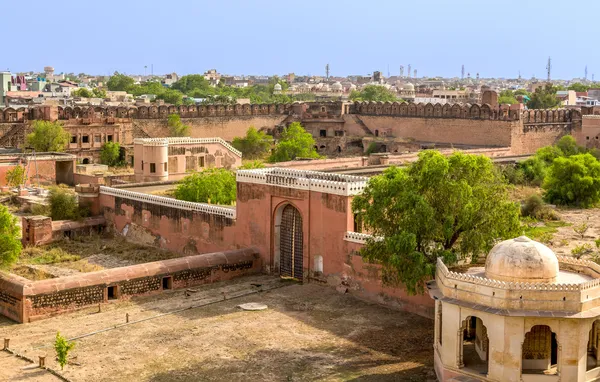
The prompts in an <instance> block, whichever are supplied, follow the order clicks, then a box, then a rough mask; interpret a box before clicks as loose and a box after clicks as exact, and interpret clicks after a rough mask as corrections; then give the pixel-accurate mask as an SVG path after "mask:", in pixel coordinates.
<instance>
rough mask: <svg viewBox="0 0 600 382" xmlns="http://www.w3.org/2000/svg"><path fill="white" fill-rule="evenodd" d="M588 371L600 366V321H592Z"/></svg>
mask: <svg viewBox="0 0 600 382" xmlns="http://www.w3.org/2000/svg"><path fill="white" fill-rule="evenodd" d="M587 350H588V352H587V360H586V361H587V363H586V371H590V370H592V369H596V368H598V367H600V321H598V320H596V321H594V322H593V323H592V330H590V337H589V341H588V348H587Z"/></svg>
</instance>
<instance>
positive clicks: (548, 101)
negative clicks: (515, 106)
mask: <svg viewBox="0 0 600 382" xmlns="http://www.w3.org/2000/svg"><path fill="white" fill-rule="evenodd" d="M556 91H557V89H556V87H554V86H552V84H550V83H548V84H546V85H545V86H540V87H539V88H537V89H535V92H534V93H533V94H532V95H531V98H530V99H529V101H528V102H527V107H528V108H530V109H552V108H554V107H557V106H560V100H559V99H558V98H557V97H556Z"/></svg>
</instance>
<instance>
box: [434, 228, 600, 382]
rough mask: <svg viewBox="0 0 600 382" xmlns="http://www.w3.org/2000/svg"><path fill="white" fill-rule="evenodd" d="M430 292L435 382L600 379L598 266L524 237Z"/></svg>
mask: <svg viewBox="0 0 600 382" xmlns="http://www.w3.org/2000/svg"><path fill="white" fill-rule="evenodd" d="M428 288H429V293H430V295H431V297H433V298H434V299H435V300H436V306H435V309H436V315H435V340H434V353H435V354H434V364H435V371H436V374H437V377H438V380H440V381H459V380H460V381H502V382H504V381H514V382H519V381H523V382H538V381H541V382H544V381H548V382H550V381H578V382H583V381H597V380H600V320H599V321H598V322H596V319H597V318H600V265H598V264H596V263H594V262H591V261H586V260H577V259H574V258H572V257H567V256H556V255H555V254H554V252H553V251H552V250H551V249H550V248H548V247H546V246H545V245H543V244H541V243H538V242H536V241H533V240H531V239H529V238H527V237H525V236H521V237H518V238H515V239H511V240H506V241H503V242H501V243H498V244H497V245H496V246H495V247H494V248H493V249H492V250H491V251H490V253H489V254H488V255H487V258H486V263H485V267H481V266H472V267H469V268H467V269H466V270H465V269H462V270H461V271H452V270H449V269H448V267H447V266H446V265H445V264H444V263H443V262H442V261H441V260H440V259H438V264H437V272H436V277H435V280H434V281H431V282H429V283H428Z"/></svg>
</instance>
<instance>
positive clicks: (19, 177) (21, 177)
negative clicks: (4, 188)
mask: <svg viewBox="0 0 600 382" xmlns="http://www.w3.org/2000/svg"><path fill="white" fill-rule="evenodd" d="M23 183H25V168H24V167H23V166H21V165H19V166H16V167H15V168H13V169H12V170H8V171H7V172H6V184H7V185H9V186H10V187H19V186H20V185H22V184H23Z"/></svg>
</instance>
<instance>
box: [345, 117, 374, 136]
mask: <svg viewBox="0 0 600 382" xmlns="http://www.w3.org/2000/svg"><path fill="white" fill-rule="evenodd" d="M350 115H351V116H352V119H353V120H354V122H355V123H356V124H357V125H358V126H360V127H361V128H362V129H363V132H364V133H365V135H367V136H370V135H371V136H372V135H373V133H371V130H369V128H368V127H367V125H365V123H364V122H363V120H362V119H360V117H359V116H358V115H356V114H350Z"/></svg>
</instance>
